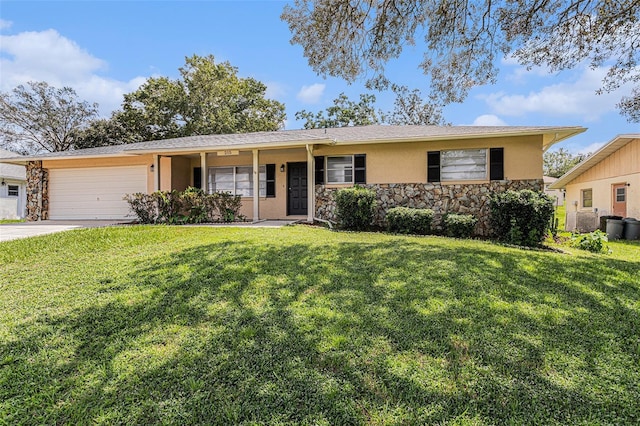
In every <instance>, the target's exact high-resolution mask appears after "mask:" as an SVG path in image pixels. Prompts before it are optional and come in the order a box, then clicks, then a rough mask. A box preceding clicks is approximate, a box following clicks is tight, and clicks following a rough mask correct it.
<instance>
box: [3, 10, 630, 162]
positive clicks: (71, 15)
mask: <svg viewBox="0 0 640 426" xmlns="http://www.w3.org/2000/svg"><path fill="white" fill-rule="evenodd" d="M285 4H286V2H283V1H126V2H125V1H123V2H119V1H40V2H37V1H28V0H27V1H25V0H21V1H5V0H2V1H1V2H0V37H1V38H0V90H2V91H10V90H11V89H12V88H13V87H15V86H16V85H18V84H23V83H25V82H27V81H29V80H36V81H40V80H44V81H47V82H48V83H49V84H52V85H54V86H58V87H61V86H70V87H73V88H74V89H75V90H76V92H77V93H78V94H79V95H80V96H81V97H82V98H83V99H85V100H87V101H90V102H98V103H99V104H100V110H101V113H102V114H103V115H104V116H108V115H109V114H110V112H111V111H112V110H113V109H117V108H118V107H119V106H120V103H121V102H122V95H123V94H124V93H129V92H131V91H133V90H135V89H136V88H137V87H138V86H139V85H140V84H141V83H142V82H144V80H145V79H146V78H148V77H151V76H168V77H171V78H176V77H177V76H178V68H179V67H180V66H182V65H183V64H184V58H185V56H191V55H193V54H197V55H209V54H212V55H214V56H215V57H216V60H217V61H229V62H230V63H231V64H232V65H233V66H235V67H237V68H238V71H239V75H240V76H242V77H253V78H256V79H258V80H260V81H262V82H263V83H265V84H266V85H267V87H268V92H267V94H268V96H269V97H271V98H273V99H277V100H278V101H280V102H282V103H284V104H285V106H286V110H287V123H286V128H287V129H297V128H301V127H302V124H303V123H302V122H296V120H295V117H294V116H295V112H296V111H299V110H302V109H306V110H310V111H318V110H323V109H325V108H326V107H327V106H329V105H331V104H332V101H333V99H335V98H336V97H337V96H338V95H339V94H340V93H341V92H345V93H346V94H347V95H348V96H349V97H350V98H351V99H354V100H356V99H357V98H358V95H359V94H360V93H365V92H367V91H366V89H365V88H364V84H363V82H356V83H354V84H351V85H348V84H346V83H345V82H344V81H342V80H340V79H335V78H326V79H325V78H322V77H320V76H318V75H316V73H315V72H313V70H312V69H311V68H310V67H309V66H308V64H307V61H306V59H305V58H304V56H303V54H302V48H301V47H299V46H293V45H291V44H290V43H289V40H290V38H291V34H290V33H289V29H288V27H287V25H286V23H284V22H283V21H281V20H280V14H281V12H282V9H283V7H284V5H285ZM422 53H423V52H422V51H421V50H420V49H419V48H416V47H408V48H407V49H405V51H404V53H403V55H402V57H401V58H400V59H399V60H398V61H396V62H394V63H392V64H390V66H389V73H390V74H389V75H390V76H391V78H392V80H394V81H396V82H399V83H401V84H405V85H408V86H409V87H412V88H420V89H422V91H423V93H425V92H426V90H427V87H428V81H427V79H426V77H425V76H424V75H423V74H421V72H420V71H419V70H418V68H417V65H418V63H419V62H420V60H421V57H422ZM605 72H606V71H605V70H602V69H597V70H590V69H588V68H586V67H582V68H578V69H575V70H571V71H567V72H562V73H555V74H549V73H547V72H546V71H545V70H544V69H534V70H531V71H527V70H525V69H524V68H523V67H521V66H519V65H518V64H516V63H514V62H513V61H512V60H510V59H503V60H502V62H501V72H500V75H499V77H498V83H497V84H495V85H489V86H484V87H479V88H476V89H474V90H473V91H472V92H471V93H470V95H469V97H468V98H467V100H466V101H465V102H464V103H463V104H455V105H450V106H448V107H446V108H445V110H444V113H445V118H446V119H447V121H449V122H451V123H452V124H454V125H464V124H466V125H470V124H479V125H496V124H498V125H500V124H502V125H533V126H535V125H561V126H584V127H587V128H588V131H587V132H586V133H583V134H582V135H579V136H577V137H574V138H571V139H569V140H568V141H565V142H563V143H561V144H559V145H556V149H557V148H558V147H564V148H566V149H569V150H570V151H572V152H588V151H594V150H595V149H597V148H598V147H599V146H601V145H602V144H603V143H605V142H607V141H609V140H611V139H613V137H614V136H616V135H617V134H621V133H639V132H640V125H638V124H631V123H628V122H627V121H626V120H625V119H624V118H623V117H621V116H620V115H619V114H618V112H617V111H616V109H615V104H616V102H617V101H618V100H619V98H620V96H622V95H623V94H625V93H629V92H630V87H623V88H622V89H621V90H619V91H617V92H615V93H612V94H608V95H602V96H597V95H595V90H596V89H597V88H598V87H599V83H600V80H601V78H602V77H603V76H604V73H605ZM374 94H375V95H376V97H377V99H378V102H377V106H378V108H380V109H382V110H385V111H388V110H391V109H392V107H393V96H392V95H391V94H388V93H382V94H381V93H374Z"/></svg>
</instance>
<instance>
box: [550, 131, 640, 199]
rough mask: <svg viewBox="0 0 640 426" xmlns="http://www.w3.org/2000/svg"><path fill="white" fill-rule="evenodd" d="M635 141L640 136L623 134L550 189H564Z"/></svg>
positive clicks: (581, 163)
mask: <svg viewBox="0 0 640 426" xmlns="http://www.w3.org/2000/svg"><path fill="white" fill-rule="evenodd" d="M633 139H640V134H623V135H618V136H616V137H615V138H613V139H612V140H610V141H609V142H608V143H606V144H605V145H603V146H602V147H601V148H600V149H599V150H597V151H596V152H594V153H593V154H592V155H591V156H589V157H588V158H586V159H584V160H583V161H582V162H580V163H578V164H576V165H575V166H573V167H572V168H571V169H570V170H569V171H568V172H567V173H565V174H563V175H562V176H560V177H559V178H558V180H557V181H555V182H554V183H553V184H552V185H549V188H550V189H564V188H565V187H566V186H567V184H569V183H570V182H571V181H573V180H574V179H576V178H577V177H578V176H580V175H581V174H583V173H584V172H585V171H587V170H588V169H590V168H591V167H593V166H594V165H595V164H597V163H599V162H600V161H602V160H604V159H605V158H606V157H608V156H609V155H611V154H612V153H614V152H615V151H617V150H618V149H620V148H622V147H623V146H625V145H626V144H628V143H629V142H631V141H632V140H633Z"/></svg>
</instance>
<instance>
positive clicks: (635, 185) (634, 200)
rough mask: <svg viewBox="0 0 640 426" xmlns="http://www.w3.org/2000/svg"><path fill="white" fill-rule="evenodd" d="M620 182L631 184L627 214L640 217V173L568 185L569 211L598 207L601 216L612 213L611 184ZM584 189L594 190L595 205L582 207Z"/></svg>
mask: <svg viewBox="0 0 640 426" xmlns="http://www.w3.org/2000/svg"><path fill="white" fill-rule="evenodd" d="M618 183H628V184H629V186H627V216H629V217H635V218H640V173H634V174H629V175H623V176H618V177H613V178H606V179H599V180H594V181H589V182H581V183H575V184H570V185H567V195H566V202H565V205H566V209H567V212H569V211H593V210H594V209H595V208H597V209H598V215H599V216H604V215H610V214H612V203H613V193H612V189H611V186H612V185H613V184H618ZM583 189H592V190H593V207H582V199H581V198H580V197H581V191H582V190H583ZM576 202H577V206H576Z"/></svg>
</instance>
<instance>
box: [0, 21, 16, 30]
mask: <svg viewBox="0 0 640 426" xmlns="http://www.w3.org/2000/svg"><path fill="white" fill-rule="evenodd" d="M12 25H13V22H11V21H7V20H6V19H0V30H8V29H9V28H11V26H12Z"/></svg>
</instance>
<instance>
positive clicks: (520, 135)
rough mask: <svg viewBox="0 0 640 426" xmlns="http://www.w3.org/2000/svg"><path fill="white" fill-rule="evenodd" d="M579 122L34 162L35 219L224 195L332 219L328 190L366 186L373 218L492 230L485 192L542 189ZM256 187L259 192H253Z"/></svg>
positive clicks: (296, 135) (321, 132)
mask: <svg viewBox="0 0 640 426" xmlns="http://www.w3.org/2000/svg"><path fill="white" fill-rule="evenodd" d="M585 130H586V129H584V128H582V127H507V126H503V127H479V126H377V125H376V126H362V127H343V128H331V129H311V130H286V131H275V132H258V133H245V134H226V135H207V136H190V137H184V138H176V139H166V140H159V141H150V142H141V143H135V144H129V145H116V146H108V147H100V148H90V149H83V150H76V151H67V152H59V153H49V154H42V155H33V156H30V157H27V158H23V159H16V161H17V162H19V163H22V164H26V165H27V180H28V185H29V191H28V192H29V200H28V202H27V209H28V218H29V219H30V220H41V219H125V218H127V217H130V212H129V208H128V205H127V203H126V202H125V201H123V199H122V197H123V195H125V194H128V193H135V192H153V191H156V190H172V189H175V190H184V189H186V188H187V187H189V186H194V187H199V188H202V189H204V190H205V191H208V192H214V191H225V192H230V193H233V194H237V195H240V196H241V197H242V208H241V214H243V215H245V216H246V217H247V218H249V219H252V220H254V221H258V220H261V219H286V218H298V219H301V220H306V221H309V222H311V221H313V220H314V218H320V219H325V220H333V219H335V203H334V201H333V192H334V191H336V190H337V189H339V188H343V187H348V186H353V185H354V184H358V185H362V186H365V187H369V188H372V189H374V190H375V191H376V192H377V196H378V216H377V221H378V223H380V224H381V223H382V221H383V220H384V215H385V212H386V210H387V209H388V208H390V207H393V206H396V205H404V206H409V207H419V208H425V207H428V208H432V209H434V211H435V213H436V225H437V221H438V220H439V218H440V217H441V215H442V214H444V213H447V212H462V213H471V214H475V215H476V216H478V217H479V219H480V222H481V223H480V225H479V226H478V229H477V231H478V233H479V234H484V233H486V232H487V228H488V218H487V215H488V203H487V201H488V195H489V194H491V193H493V192H495V191H504V190H506V189H508V188H514V189H520V188H531V189H535V190H539V191H541V190H542V188H543V182H542V154H543V152H544V151H545V150H546V149H547V148H549V147H550V146H551V145H553V144H554V143H556V142H559V141H562V140H564V139H566V138H569V137H571V136H573V135H576V134H578V133H581V132H583V131H585ZM256 188H257V189H258V190H257V191H256V190H255V189H256Z"/></svg>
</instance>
